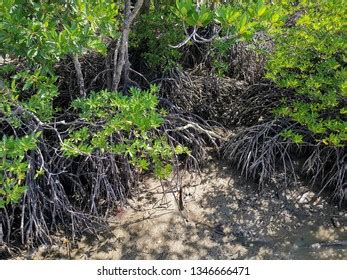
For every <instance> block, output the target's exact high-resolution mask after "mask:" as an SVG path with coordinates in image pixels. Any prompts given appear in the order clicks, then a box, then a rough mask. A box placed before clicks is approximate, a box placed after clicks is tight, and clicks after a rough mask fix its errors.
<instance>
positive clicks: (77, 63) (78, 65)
mask: <svg viewBox="0 0 347 280" xmlns="http://www.w3.org/2000/svg"><path fill="white" fill-rule="evenodd" d="M72 61H73V64H74V66H75V70H76V76H77V84H78V87H79V89H80V96H81V97H86V91H85V88H84V78H83V73H82V67H81V63H80V61H79V60H78V56H77V55H76V54H73V55H72Z"/></svg>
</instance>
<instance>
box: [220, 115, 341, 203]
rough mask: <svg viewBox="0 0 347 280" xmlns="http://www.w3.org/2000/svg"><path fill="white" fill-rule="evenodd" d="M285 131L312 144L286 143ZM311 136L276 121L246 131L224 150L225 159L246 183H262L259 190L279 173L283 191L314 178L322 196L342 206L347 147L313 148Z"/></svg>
mask: <svg viewBox="0 0 347 280" xmlns="http://www.w3.org/2000/svg"><path fill="white" fill-rule="evenodd" d="M285 129H291V130H293V131H296V132H298V133H300V134H303V135H305V138H306V139H308V142H306V143H305V144H302V145H297V144H295V143H293V142H292V141H291V140H284V139H283V137H281V132H282V131H283V130H285ZM309 135H310V133H309V132H307V131H305V130H303V129H302V128H301V127H299V126H298V125H297V124H295V123H293V122H291V121H288V120H286V119H275V120H273V121H269V122H265V123H263V124H259V125H255V126H252V127H248V128H245V129H244V130H243V131H241V132H240V133H239V134H237V135H236V136H235V137H233V138H231V140H230V141H229V142H227V143H226V144H225V145H224V146H223V147H222V155H223V157H224V158H225V159H226V160H227V161H229V162H230V163H231V165H232V166H235V167H236V168H237V169H238V170H239V171H240V172H241V174H242V175H243V176H245V178H246V179H253V180H256V181H258V183H259V187H263V186H264V185H266V184H268V183H270V182H271V180H272V178H274V176H275V174H276V172H279V171H281V176H282V177H283V180H284V184H283V187H285V186H288V185H289V184H290V183H292V181H293V180H294V183H295V181H296V178H297V177H298V176H299V175H302V176H304V178H307V177H308V178H310V184H311V186H312V187H318V188H319V191H318V195H321V193H322V192H323V191H324V192H325V193H326V194H328V195H331V197H332V198H333V199H334V200H337V201H338V202H339V203H340V206H341V205H342V204H343V201H344V200H346V197H347V196H346V193H347V191H346V189H347V182H346V170H347V165H346V151H345V149H344V148H343V147H341V148H336V147H330V146H325V145H324V146H323V145H322V144H310V140H311V139H310V137H309ZM301 162H302V165H301V164H300V163H301ZM290 178H293V179H290ZM276 187H278V186H277V185H276Z"/></svg>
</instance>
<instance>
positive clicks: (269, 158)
mask: <svg viewBox="0 0 347 280" xmlns="http://www.w3.org/2000/svg"><path fill="white" fill-rule="evenodd" d="M290 126H291V123H289V122H288V121H286V120H282V119H276V120H273V121H270V122H265V123H263V124H259V125H256V126H252V127H249V128H246V129H245V130H243V131H242V132H240V133H239V134H237V135H236V136H235V137H233V138H232V139H231V140H230V141H229V142H228V143H226V144H225V145H224V146H223V148H222V153H223V157H224V158H225V159H226V160H227V161H229V162H230V163H231V164H232V165H233V166H235V167H236V168H237V169H239V170H240V171H241V174H242V175H243V176H245V178H246V179H254V180H257V181H258V183H259V186H264V185H265V184H266V183H268V182H269V181H270V180H271V178H272V177H273V176H274V174H275V171H276V169H277V167H280V166H281V168H282V169H283V172H284V178H287V177H288V174H289V173H291V174H294V164H293V161H292V158H291V156H290V153H291V151H292V150H293V148H294V146H293V144H292V143H291V142H290V141H285V140H283V138H281V137H280V132H281V131H282V130H283V129H284V128H286V127H290Z"/></svg>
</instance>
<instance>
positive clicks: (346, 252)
mask: <svg viewBox="0 0 347 280" xmlns="http://www.w3.org/2000/svg"><path fill="white" fill-rule="evenodd" d="M181 175H182V178H183V180H182V185H183V188H182V197H181V198H182V202H183V205H181V204H182V203H180V197H179V192H178V191H177V189H176V188H175V187H174V186H173V187H168V186H169V184H165V182H164V183H163V184H160V182H158V181H156V180H154V179H153V178H151V177H147V178H144V179H143V181H142V183H141V185H140V187H139V190H138V194H137V195H135V196H134V197H133V198H132V199H130V200H129V203H128V205H125V206H124V207H123V208H120V209H118V210H117V211H115V213H113V215H111V217H110V219H109V224H110V232H102V233H100V234H99V235H98V236H86V237H84V238H82V239H81V240H79V241H78V242H74V243H73V242H71V241H69V240H67V239H66V238H64V239H61V244H58V245H55V246H51V247H47V246H41V247H39V248H38V249H36V250H27V251H25V252H23V253H22V254H21V256H20V257H18V258H20V259H61V258H63V259H66V258H71V259H347V213H346V211H341V210H338V209H337V207H335V206H332V204H331V203H329V201H328V200H327V199H325V198H323V197H321V196H320V197H318V196H317V195H316V193H315V192H314V191H312V190H311V189H310V188H309V187H307V186H306V185H305V184H304V183H303V182H298V183H296V184H293V185H292V186H291V187H288V188H283V189H282V190H281V186H280V183H277V181H276V179H274V182H273V186H272V187H269V188H265V189H263V190H262V191H259V189H258V187H257V185H255V184H253V183H250V182H246V181H244V180H242V179H241V178H240V176H238V175H237V174H235V173H233V172H232V171H231V170H230V169H229V168H228V167H226V166H225V165H224V164H222V163H218V164H217V163H211V164H210V165H209V167H207V168H204V169H203V170H202V171H201V173H200V174H198V173H187V172H185V173H184V174H181ZM277 189H280V190H279V191H278V190H277Z"/></svg>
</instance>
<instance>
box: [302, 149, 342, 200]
mask: <svg viewBox="0 0 347 280" xmlns="http://www.w3.org/2000/svg"><path fill="white" fill-rule="evenodd" d="M346 157H347V155H346V151H345V149H344V148H343V147H341V148H337V147H329V146H322V145H316V146H314V147H312V148H311V149H310V153H309V156H308V157H307V159H306V161H305V162H304V165H303V171H304V174H305V175H307V176H308V177H309V178H311V184H312V185H318V186H319V187H320V189H321V191H320V193H321V192H323V191H327V192H328V193H332V197H333V198H334V199H336V200H338V201H339V203H340V206H341V204H342V203H343V201H346V200H347V176H346V173H347V164H346V162H347V158H346ZM320 193H319V194H320Z"/></svg>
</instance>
